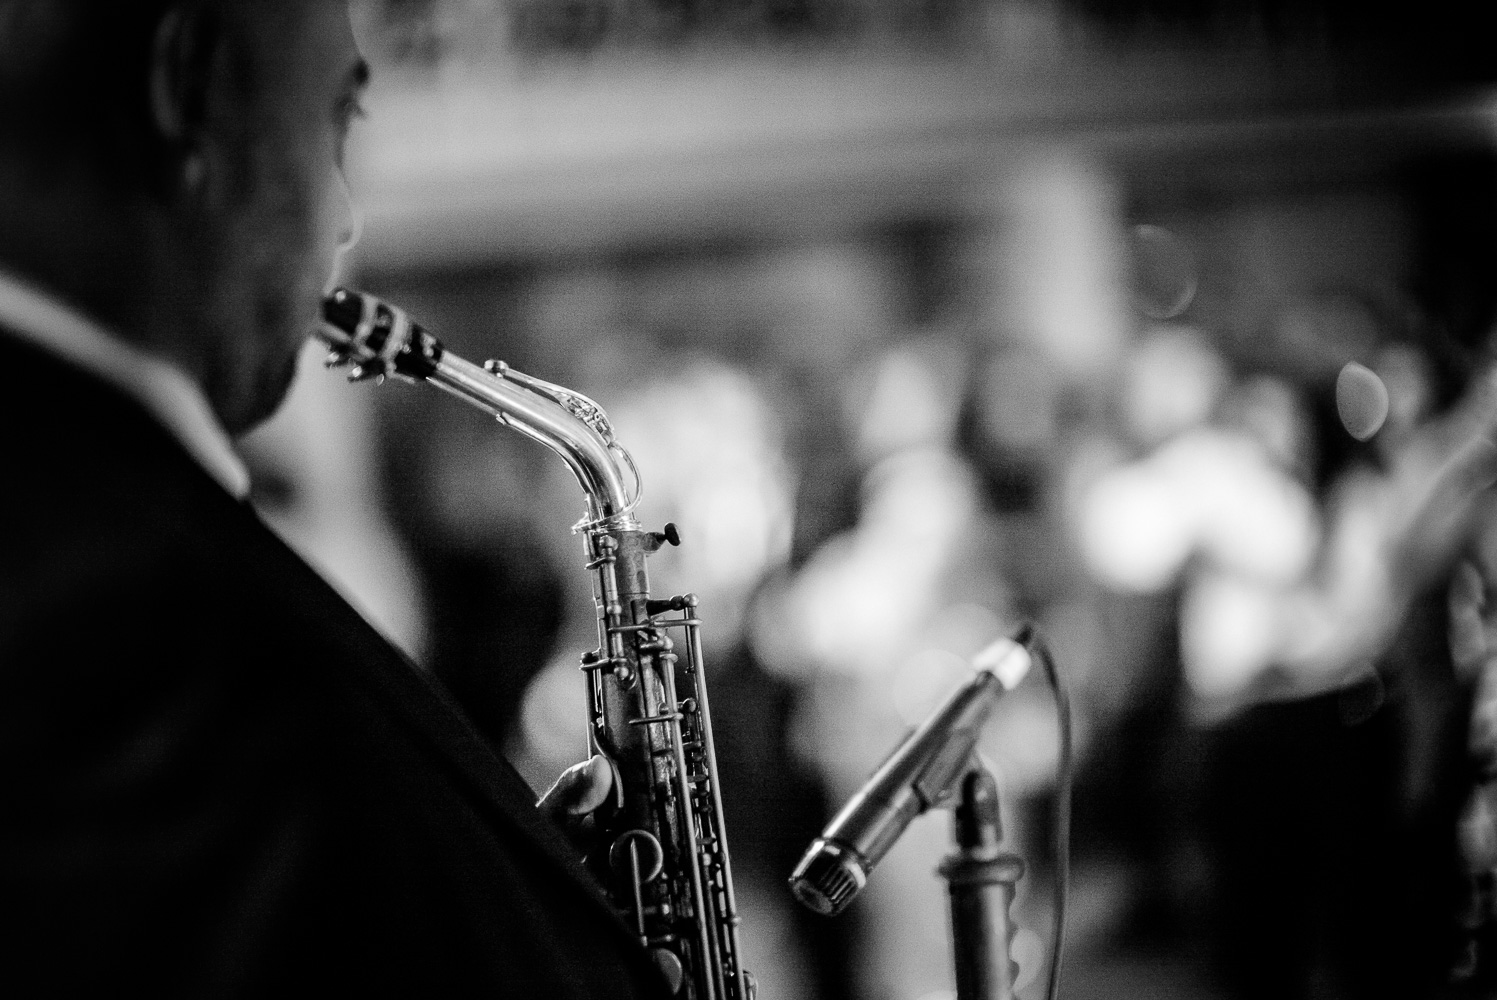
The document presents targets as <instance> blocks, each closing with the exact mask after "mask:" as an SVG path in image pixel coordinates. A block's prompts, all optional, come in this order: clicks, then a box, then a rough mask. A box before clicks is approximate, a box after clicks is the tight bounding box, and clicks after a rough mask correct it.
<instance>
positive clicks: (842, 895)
mask: <svg viewBox="0 0 1497 1000" xmlns="http://www.w3.org/2000/svg"><path fill="white" fill-rule="evenodd" d="M866 882H867V876H866V875H865V874H864V873H863V867H862V865H860V864H858V861H857V859H856V857H855V856H854V855H853V854H852V853H851V852H850V851H847V850H844V849H843V848H841V847H839V846H838V845H836V844H833V843H829V842H827V841H825V840H818V841H816V843H814V844H812V845H811V849H810V850H809V851H807V852H806V854H805V857H803V858H801V862H800V864H799V865H797V866H796V868H795V871H794V873H792V874H791V876H790V891H791V892H792V893H794V894H795V898H796V899H798V900H800V901H801V902H802V903H803V904H805V905H806V906H808V907H810V908H811V909H813V910H815V911H816V912H817V913H821V914H824V915H826V916H829V917H831V916H836V915H837V914H838V913H841V912H842V911H843V909H845V908H846V907H847V904H848V903H850V902H852V898H853V897H854V896H856V895H857V894H858V891H859V890H860V889H862V888H863V886H864V884H865V883H866Z"/></svg>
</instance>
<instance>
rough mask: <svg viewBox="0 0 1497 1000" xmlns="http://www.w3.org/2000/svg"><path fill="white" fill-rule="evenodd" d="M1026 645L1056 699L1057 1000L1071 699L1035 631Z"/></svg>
mask: <svg viewBox="0 0 1497 1000" xmlns="http://www.w3.org/2000/svg"><path fill="white" fill-rule="evenodd" d="M1028 645H1029V648H1030V650H1031V651H1032V652H1033V654H1034V658H1035V659H1036V660H1038V661H1039V663H1040V667H1041V668H1042V669H1043V670H1044V671H1045V680H1046V681H1047V682H1048V683H1049V685H1050V691H1051V693H1052V696H1053V697H1054V699H1055V715H1056V722H1057V735H1058V737H1059V743H1060V747H1059V751H1060V755H1059V756H1058V757H1057V758H1056V762H1055V803H1054V814H1053V819H1052V821H1051V822H1052V828H1051V831H1050V839H1051V842H1052V847H1053V848H1054V852H1055V903H1054V909H1053V910H1052V912H1051V915H1050V977H1049V978H1050V982H1049V985H1048V986H1047V987H1046V989H1045V997H1046V1000H1056V998H1057V996H1058V995H1059V991H1060V962H1061V952H1062V948H1063V946H1064V942H1065V934H1066V901H1067V899H1068V897H1069V895H1070V884H1071V784H1072V779H1073V770H1074V767H1073V760H1072V749H1073V748H1072V743H1071V699H1070V697H1069V696H1068V695H1067V694H1066V686H1065V684H1064V682H1062V681H1061V677H1060V671H1059V670H1057V669H1056V667H1055V658H1054V657H1052V656H1051V655H1050V647H1049V646H1048V645H1046V643H1045V640H1044V639H1043V637H1041V636H1040V634H1039V632H1038V631H1035V632H1033V633H1032V635H1031V637H1030V640H1029V643H1028Z"/></svg>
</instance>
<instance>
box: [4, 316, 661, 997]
mask: <svg viewBox="0 0 1497 1000" xmlns="http://www.w3.org/2000/svg"><path fill="white" fill-rule="evenodd" d="M0 365H3V366H5V367H6V370H7V373H8V374H9V375H10V379H9V381H10V383H11V384H12V385H13V386H16V391H13V392H10V393H8V394H5V395H0V422H3V426H6V427H8V428H10V429H11V432H10V437H11V445H10V447H9V448H8V449H7V450H8V452H9V455H8V457H7V458H6V459H5V467H6V468H7V469H8V472H9V475H8V476H7V477H6V479H7V480H8V484H7V485H6V486H5V487H4V488H3V489H0V523H3V524H4V525H5V528H4V529H0V530H3V531H4V533H5V537H4V544H3V546H0V790H3V792H4V794H5V795H6V796H7V798H8V799H9V801H10V803H11V804H12V807H13V809H14V813H13V816H14V817H15V819H14V821H12V822H7V823H6V824H4V828H3V830H0V839H3V844H0V882H3V890H0V895H3V896H4V897H5V898H7V899H8V900H10V901H11V903H12V906H13V907H14V909H13V912H19V913H24V914H26V915H27V921H28V922H27V927H26V929H25V930H24V931H23V932H22V933H21V934H20V935H18V936H12V937H10V938H9V939H8V940H7V942H6V944H5V945H4V946H0V949H3V950H5V951H10V952H12V954H11V955H9V956H7V957H6V959H5V964H6V965H8V966H10V967H11V969H12V970H17V971H18V972H19V970H23V969H25V968H26V967H27V966H31V967H32V970H33V971H36V972H38V973H39V974H42V973H44V974H45V975H46V977H47V978H46V979H44V980H41V981H51V982H53V983H54V984H55V985H56V986H57V991H58V992H67V993H73V992H80V991H81V992H91V991H93V990H94V989H98V988H106V986H105V984H107V988H108V989H109V990H110V991H111V992H114V991H119V990H121V989H122V984H134V985H138V986H140V987H141V988H143V989H144V990H146V991H147V992H150V993H153V994H162V993H165V994H200V993H214V994H244V995H255V994H262V993H271V992H283V991H285V990H287V989H291V988H294V989H296V990H298V991H302V990H305V989H307V988H308V987H309V986H312V985H314V984H322V985H323V986H326V987H328V988H333V987H336V988H339V989H358V990H359V991H360V992H366V993H370V992H372V993H375V994H387V995H392V994H410V993H419V994H426V995H447V994H468V993H476V992H479V991H482V992H485V993H489V994H494V995H501V996H502V995H516V996H519V995H525V996H533V995H548V996H551V997H556V998H570V997H577V998H582V997H605V996H606V997H621V996H631V995H641V996H643V995H653V994H654V993H656V992H657V991H658V990H659V989H660V987H659V981H658V979H657V978H656V976H655V974H654V972H653V970H652V968H651V966H650V965H649V963H648V960H647V958H646V957H645V954H644V952H643V949H641V948H639V947H638V945H637V944H635V943H634V941H633V940H632V938H630V936H629V935H628V934H627V932H626V931H625V929H624V927H623V925H622V924H621V923H620V922H619V921H618V920H617V918H616V917H614V916H613V915H612V914H611V913H610V912H609V911H608V910H607V908H606V906H605V905H604V904H603V902H602V899H601V896H600V895H599V893H598V891H597V890H596V888H595V887H594V886H593V885H592V884H591V882H590V881H589V880H588V878H587V876H586V874H585V872H583V871H582V869H581V866H580V864H579V863H578V862H577V860H576V859H575V858H574V857H573V856H572V854H571V852H570V849H569V848H568V846H567V845H566V844H565V843H564V842H563V841H562V839H561V837H560V836H559V834H558V833H557V832H556V831H555V830H554V829H553V828H552V827H550V826H549V825H548V824H547V823H546V822H545V821H544V820H543V819H542V818H541V817H540V816H539V815H538V814H537V813H536V812H535V810H534V808H533V800H532V794H531V792H530V790H529V789H528V788H527V787H526V786H525V785H524V783H523V782H522V781H521V780H520V779H519V777H518V776H517V775H516V774H515V773H514V771H513V769H511V768H510V767H509V766H508V765H507V764H506V763H505V762H504V761H502V759H500V758H499V757H498V756H497V755H495V754H494V753H493V752H492V751H491V750H490V749H489V748H488V747H487V745H486V744H484V743H483V741H482V740H481V739H479V738H478V737H477V736H476V735H475V734H474V732H473V730H472V728H471V727H470V726H469V725H468V724H467V723H466V721H465V720H464V718H463V717H462V714H461V713H460V712H459V711H458V710H457V709H456V708H455V707H454V706H453V705H452V703H451V701H450V699H449V698H448V697H447V696H446V694H445V693H444V692H443V691H442V690H441V688H440V687H439V686H438V685H436V684H435V683H434V682H432V681H430V680H429V679H428V678H426V677H424V676H422V675H421V674H419V673H418V672H417V671H416V670H415V669H414V668H412V667H411V666H410V665H409V664H408V663H407V662H405V661H404V660H403V658H402V657H401V656H400V655H399V654H398V653H397V652H396V651H395V650H393V649H392V648H391V647H390V646H389V645H388V643H386V642H385V641H384V640H383V639H382V638H381V637H380V636H379V635H378V634H377V633H376V632H375V631H374V630H373V629H372V628H370V627H369V626H368V625H367V624H366V623H364V622H363V620H362V619H361V618H359V616H358V615H357V614H356V613H355V612H354V611H353V610H352V609H351V608H350V607H349V606H348V605H347V604H346V603H345V602H344V601H343V600H342V599H341V598H340V597H338V596H337V594H336V593H334V592H333V590H332V589H331V588H330V587H328V586H327V585H326V584H325V583H324V582H323V581H322V580H321V579H320V578H319V577H318V576H317V575H316V574H315V573H313V572H312V571H311V570H310V569H309V568H308V567H307V566H306V565H305V564H304V563H303V562H302V561H301V560H300V559H299V558H297V557H296V556H295V555H294V554H292V553H291V552H290V551H289V550H288V549H286V547H285V546H284V545H282V544H281V543H280V541H279V540H278V539H276V538H275V537H274V536H273V535H272V534H271V533H270V532H269V531H268V530H267V529H266V528H265V527H264V526H263V525H262V524H261V523H260V522H259V520H258V519H257V518H256V517H255V516H254V514H253V513H252V512H251V511H250V510H249V509H248V508H247V507H244V506H243V505H241V504H239V503H237V502H235V501H234V500H233V499H232V498H230V497H229V496H228V495H227V494H225V493H224V492H223V491H222V489H220V488H219V487H218V485H217V484H216V483H214V482H213V481H212V480H211V479H210V478H209V477H208V476H207V475H206V474H205V473H204V472H203V471H202V470H201V469H199V468H198V467H197V466H196V465H195V464H194V463H193V462H192V460H191V459H190V458H189V457H188V456H187V455H186V453H185V452H183V451H182V450H181V448H180V447H179V446H178V445H177V444H176V442H175V441H173V440H172V439H171V438H170V437H169V435H167V434H166V433H165V432H164V431H163V430H161V429H160V428H159V427H158V426H156V425H155V424H154V423H153V422H152V421H151V419H150V418H149V417H148V416H147V415H146V414H145V413H143V412H142V411H141V410H139V409H138V408H137V407H136V406H135V405H134V404H133V403H132V402H130V401H129V400H127V399H125V398H124V397H122V396H120V395H118V394H117V393H115V392H113V391H112V390H110V389H109V388H108V387H107V386H104V385H103V384H102V383H99V382H97V381H96V380H94V379H92V378H89V377H88V376H86V375H83V374H82V373H79V372H75V371H72V370H71V369H68V368H67V367H66V366H65V365H63V364H61V363H60V362H56V361H54V360H53V359H51V358H49V357H47V356H45V355H42V354H40V352H37V351H35V350H34V349H32V348H29V347H26V346H24V345H18V344H12V343H0Z"/></svg>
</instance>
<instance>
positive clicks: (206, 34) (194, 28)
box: [148, 0, 223, 150]
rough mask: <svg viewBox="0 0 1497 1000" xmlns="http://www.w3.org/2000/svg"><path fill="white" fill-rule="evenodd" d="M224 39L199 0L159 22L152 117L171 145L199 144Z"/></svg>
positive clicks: (176, 7) (181, 6) (174, 8)
mask: <svg viewBox="0 0 1497 1000" xmlns="http://www.w3.org/2000/svg"><path fill="white" fill-rule="evenodd" d="M222 40H223V33H222V27H221V25H220V23H219V19H218V17H217V16H215V14H214V12H213V11H212V10H210V9H209V5H208V4H204V3H199V2H193V0H183V2H181V3H177V4H174V5H173V6H171V7H170V8H169V9H168V10H167V11H166V13H165V14H163V15H162V17H161V20H160V21H159V22H158V23H157V25H156V32H155V36H154V37H153V39H152V44H151V65H150V72H149V75H148V80H149V85H150V101H151V122H152V124H153V125H154V126H155V128H156V132H157V135H158V136H159V137H160V138H161V139H162V140H163V141H164V142H166V143H167V144H168V145H172V146H176V147H178V148H179V149H188V150H190V149H191V148H192V147H193V146H195V145H196V144H197V137H198V134H199V133H200V131H201V130H202V128H203V126H204V125H205V118H206V115H207V109H208V88H209V86H210V85H211V83H212V79H213V62H214V59H215V57H216V56H217V54H218V49H219V46H220V44H221V43H222Z"/></svg>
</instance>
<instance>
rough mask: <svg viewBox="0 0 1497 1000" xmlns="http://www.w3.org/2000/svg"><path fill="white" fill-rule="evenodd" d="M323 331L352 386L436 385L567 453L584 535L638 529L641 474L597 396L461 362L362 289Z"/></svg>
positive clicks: (346, 293)
mask: <svg viewBox="0 0 1497 1000" xmlns="http://www.w3.org/2000/svg"><path fill="white" fill-rule="evenodd" d="M316 332H317V336H318V337H319V339H321V340H322V341H323V342H324V343H326V344H327V345H328V347H329V348H330V349H331V351H332V353H331V354H330V355H329V356H328V364H329V366H334V367H335V366H341V365H345V364H347V365H350V366H351V367H350V369H349V380H350V381H361V380H364V379H371V378H372V379H376V380H382V379H383V378H384V377H385V376H386V375H398V376H401V377H403V378H407V379H412V380H415V381H426V382H430V383H431V384H433V385H435V386H437V387H438V388H440V389H443V390H445V391H447V392H449V393H451V394H452V395H455V396H457V397H459V398H461V399H462V400H464V401H465V402H468V403H471V404H473V405H475V406H478V407H479V408H480V409H483V410H486V411H488V412H489V413H491V414H493V415H494V416H495V417H496V418H497V419H498V420H499V422H500V423H503V424H504V425H506V426H508V427H511V428H513V429H514V430H516V431H519V432H520V433H521V434H524V435H525V436H526V437H529V438H531V439H533V440H535V441H538V442H540V443H541V444H543V445H545V446H546V447H547V448H549V449H551V450H552V451H554V452H556V454H558V455H560V456H561V458H562V460H563V461H565V462H566V463H567V466H568V468H570V469H571V470H572V473H573V474H574V475H575V476H576V477H577V482H578V483H579V484H580V485H581V487H582V491H583V493H585V494H586V495H587V499H588V515H587V517H585V518H584V519H583V521H582V522H581V523H580V524H579V525H578V526H577V527H578V530H598V529H602V530H609V531H630V530H638V529H639V522H638V521H637V520H636V519H635V517H634V513H633V511H634V507H635V505H636V504H638V503H639V498H640V493H641V486H640V480H639V473H638V471H637V470H636V469H635V467H634V461H633V459H632V458H630V456H629V453H628V452H627V451H625V450H624V448H623V446H622V445H620V444H619V443H618V441H617V439H616V438H615V437H614V434H613V427H612V425H610V424H609V422H608V415H607V414H606V413H604V411H603V408H602V407H601V406H599V405H598V404H597V403H595V402H593V401H592V400H591V399H588V398H587V397H586V396H584V395H582V394H581V393H577V392H573V391H572V390H570V389H566V388H563V387H562V386H559V385H554V384H552V383H550V382H545V381H542V380H541V379H537V378H533V377H531V376H529V375H525V374H524V373H523V372H518V371H515V370H514V369H512V368H510V367H509V366H508V365H506V364H504V363H503V362H501V361H490V362H488V363H486V364H484V365H477V364H474V363H473V362H471V361H467V360H464V359H463V358H460V357H457V356H456V355H454V354H452V353H451V352H449V351H447V350H446V349H445V348H444V347H443V346H442V344H441V342H440V341H438V340H437V339H436V338H435V337H433V336H432V335H431V334H430V333H427V332H426V330H424V329H423V328H422V327H421V326H419V325H418V324H417V323H415V322H413V321H412V320H411V319H410V317H409V316H407V315H406V314H405V312H404V311H403V310H401V309H399V308H397V307H395V306H392V305H390V304H388V303H386V302H383V301H381V300H379V299H377V298H375V297H374V296H372V295H368V294H366V293H363V292H355V291H351V290H348V289H343V288H340V289H338V290H336V291H334V292H333V293H332V294H331V295H329V296H328V297H327V298H326V299H325V300H324V301H323V315H322V323H321V324H319V326H318V329H317V331H316ZM626 470H627V472H626ZM631 485H632V489H631V488H630V486H631Z"/></svg>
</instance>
